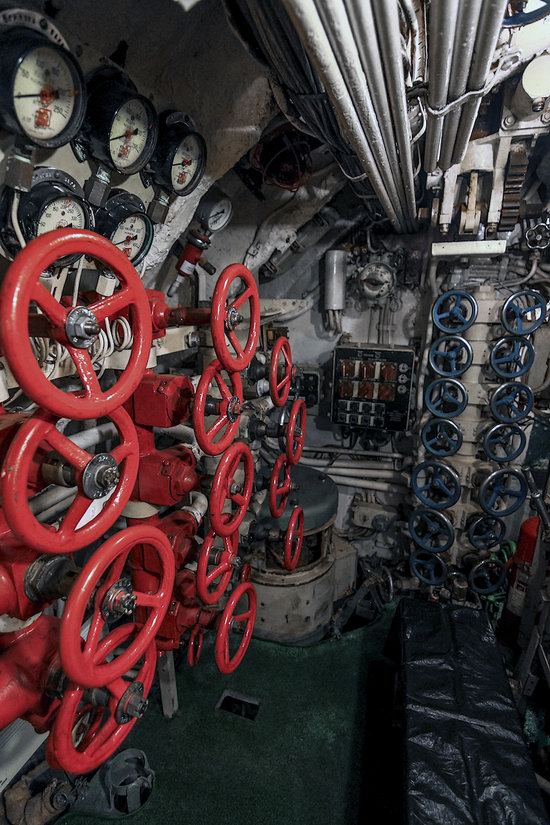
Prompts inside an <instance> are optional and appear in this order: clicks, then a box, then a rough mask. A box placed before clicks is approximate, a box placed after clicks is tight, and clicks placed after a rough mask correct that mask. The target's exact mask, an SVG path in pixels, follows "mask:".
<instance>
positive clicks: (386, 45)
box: [283, 0, 416, 232]
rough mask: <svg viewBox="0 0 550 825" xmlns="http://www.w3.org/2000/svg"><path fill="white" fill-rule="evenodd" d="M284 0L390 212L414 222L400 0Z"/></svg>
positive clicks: (402, 224) (406, 227) (400, 222)
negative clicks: (328, 0) (379, 1)
mask: <svg viewBox="0 0 550 825" xmlns="http://www.w3.org/2000/svg"><path fill="white" fill-rule="evenodd" d="M283 2H284V6H285V9H286V11H287V13H288V15H289V17H290V19H291V21H292V23H293V25H294V27H295V29H296V31H297V33H298V36H299V37H300V40H301V43H302V45H303V46H304V49H305V50H306V52H307V55H308V58H309V60H310V62H311V64H312V66H313V67H314V69H315V71H316V73H317V74H318V75H319V78H320V80H321V82H322V84H323V87H324V88H325V90H326V93H327V95H328V97H329V99H330V101H331V104H332V106H333V109H334V111H335V113H336V116H337V118H338V122H339V124H340V128H341V130H342V134H343V136H344V138H345V139H346V140H347V141H348V143H349V145H350V147H351V149H352V150H353V151H354V152H355V154H356V155H357V157H358V159H359V161H360V163H361V166H362V167H363V169H364V171H365V176H366V177H368V179H369V182H370V184H371V185H372V187H373V189H374V191H375V193H376V195H377V197H378V199H379V200H380V202H381V204H382V206H383V208H384V210H385V212H386V214H387V215H388V217H389V219H390V220H391V221H392V223H393V225H394V227H395V228H396V229H397V230H398V231H401V232H404V231H405V232H406V231H411V230H413V229H414V228H415V225H416V200H415V184H414V174H413V160H412V136H411V130H410V123H409V117H408V111H407V99H406V88H405V76H404V71H403V59H402V43H401V30H400V19H399V6H398V3H397V0H385V2H384V3H383V4H382V6H383V8H382V7H381V6H380V7H379V4H373V5H371V4H370V2H364V0H345V2H343V0H331V3H330V4H327V3H326V2H324V0H283ZM373 35H376V36H374V37H373ZM390 100H391V106H390V102H389V101H390Z"/></svg>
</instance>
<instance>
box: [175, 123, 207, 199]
mask: <svg viewBox="0 0 550 825" xmlns="http://www.w3.org/2000/svg"><path fill="white" fill-rule="evenodd" d="M202 155H203V149H202V145H201V143H200V141H199V140H198V138H197V137H196V135H187V137H185V138H184V139H183V140H182V142H181V143H180V145H179V146H178V148H177V149H176V151H175V153H174V157H173V158H172V176H171V177H172V186H173V187H174V191H175V192H182V191H183V190H184V189H187V187H188V186H189V185H190V184H191V182H192V181H193V180H194V179H195V177H196V176H197V174H198V172H200V167H201V162H202Z"/></svg>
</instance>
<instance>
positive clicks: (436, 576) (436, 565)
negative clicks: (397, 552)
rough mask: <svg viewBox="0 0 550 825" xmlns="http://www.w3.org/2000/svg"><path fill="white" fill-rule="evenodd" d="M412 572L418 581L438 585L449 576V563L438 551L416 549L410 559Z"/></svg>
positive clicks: (432, 585) (433, 585)
mask: <svg viewBox="0 0 550 825" xmlns="http://www.w3.org/2000/svg"><path fill="white" fill-rule="evenodd" d="M409 564H410V568H411V573H412V574H413V576H416V578H417V579H418V581H421V582H422V583H423V584H429V585H431V587H438V586H439V585H441V584H443V582H444V581H445V580H446V578H447V565H446V564H445V562H444V561H443V559H442V558H441V557H440V556H438V555H437V554H436V553H430V552H429V551H427V550H414V551H413V552H412V553H411V557H410V559H409Z"/></svg>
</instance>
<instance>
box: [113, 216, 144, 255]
mask: <svg viewBox="0 0 550 825" xmlns="http://www.w3.org/2000/svg"><path fill="white" fill-rule="evenodd" d="M150 233H151V228H150V224H149V219H148V217H147V215H140V214H139V212H136V213H134V214H133V215H129V216H128V217H127V218H124V220H122V221H121V222H120V223H119V225H118V226H117V228H116V229H115V231H114V232H113V234H112V235H111V241H112V242H113V243H114V245H115V246H118V247H119V249H120V250H121V252H124V254H125V255H126V257H127V258H128V259H129V260H130V261H132V263H135V262H136V261H137V260H138V258H140V257H143V256H142V254H141V253H142V251H143V249H144V247H145V246H147V245H148V246H150V245H151V243H150Z"/></svg>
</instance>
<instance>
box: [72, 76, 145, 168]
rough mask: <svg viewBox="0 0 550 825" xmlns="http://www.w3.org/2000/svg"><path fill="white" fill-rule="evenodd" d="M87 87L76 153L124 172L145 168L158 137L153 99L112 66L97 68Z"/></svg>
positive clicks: (74, 145)
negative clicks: (138, 89)
mask: <svg viewBox="0 0 550 825" xmlns="http://www.w3.org/2000/svg"><path fill="white" fill-rule="evenodd" d="M87 90H88V107H87V110H86V118H85V120H84V125H83V128H82V131H81V133H80V134H79V135H78V138H77V140H75V141H74V143H73V148H74V150H75V153H76V155H77V157H78V158H79V159H80V160H83V159H86V158H90V157H91V158H95V159H96V160H97V161H99V162H100V163H103V164H104V165H105V166H107V167H109V168H110V169H114V170H115V171H117V172H119V173H120V174H122V175H133V174H134V173H135V172H139V171H141V170H142V169H144V167H145V166H146V165H147V164H148V163H149V161H150V160H151V157H152V155H153V152H154V151H155V146H156V144H157V137H158V116H157V113H156V111H155V108H154V106H153V105H152V103H151V102H150V100H148V99H147V98H146V97H144V96H143V95H140V94H139V93H138V91H137V89H136V87H135V85H134V84H133V83H132V81H131V80H130V79H129V78H128V77H127V76H126V75H125V74H124V72H121V71H120V70H119V69H115V68H113V67H104V68H101V69H98V70H97V71H96V72H94V73H93V75H92V76H91V77H90V78H89V80H88V83H87Z"/></svg>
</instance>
